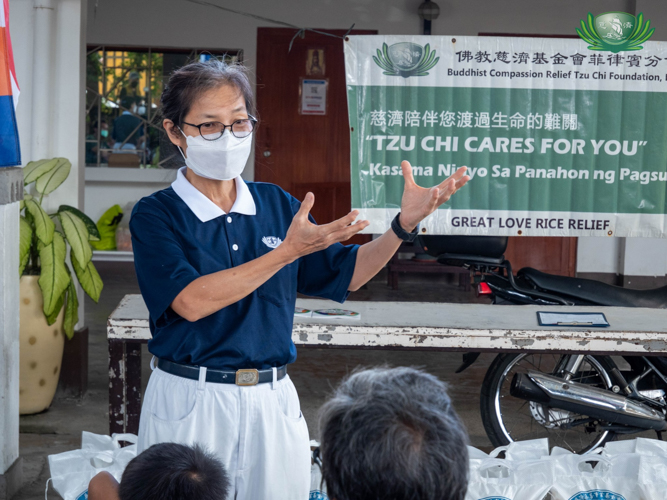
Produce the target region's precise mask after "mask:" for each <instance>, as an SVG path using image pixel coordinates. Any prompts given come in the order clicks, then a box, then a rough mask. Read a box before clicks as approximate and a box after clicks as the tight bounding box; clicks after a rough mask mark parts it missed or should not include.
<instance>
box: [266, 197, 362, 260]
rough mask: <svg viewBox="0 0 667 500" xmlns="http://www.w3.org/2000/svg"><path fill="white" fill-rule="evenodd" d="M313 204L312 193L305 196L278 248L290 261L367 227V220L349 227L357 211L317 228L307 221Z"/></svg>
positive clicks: (349, 236)
mask: <svg viewBox="0 0 667 500" xmlns="http://www.w3.org/2000/svg"><path fill="white" fill-rule="evenodd" d="M314 203H315V195H314V194H313V193H308V194H306V197H305V198H304V199H303V203H301V208H300V209H299V211H298V212H297V213H296V215H295V216H294V219H292V224H290V227H289V229H288V230H287V235H286V236H285V241H283V243H282V244H281V245H280V246H279V247H278V248H279V249H281V250H282V251H283V252H287V255H288V256H289V258H290V261H292V262H293V261H295V260H296V259H298V258H299V257H303V256H304V255H308V254H311V253H314V252H319V251H320V250H324V249H325V248H328V247H329V246H331V245H333V244H334V243H338V242H340V241H345V240H348V239H350V238H351V237H352V236H354V235H355V234H357V233H358V232H359V231H361V230H362V229H364V228H366V227H368V224H369V222H368V221H367V220H361V221H358V222H357V223H356V224H353V225H351V224H352V223H353V222H354V220H355V219H356V218H357V215H359V212H358V211H357V210H353V211H352V212H350V213H349V214H347V215H346V216H345V217H341V218H340V219H338V220H335V221H333V222H331V223H329V224H322V225H321V226H318V225H317V224H313V223H312V222H310V220H308V214H309V213H310V210H311V209H312V208H313V204H314Z"/></svg>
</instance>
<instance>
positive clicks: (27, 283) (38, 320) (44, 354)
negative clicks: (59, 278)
mask: <svg viewBox="0 0 667 500" xmlns="http://www.w3.org/2000/svg"><path fill="white" fill-rule="evenodd" d="M38 279H39V276H21V285H20V293H19V297H20V299H19V300H20V304H21V308H20V319H21V324H20V335H19V350H20V356H19V357H20V366H19V370H20V376H19V387H20V389H19V413H20V414H21V415H26V414H31V413H39V412H40V411H43V410H46V409H47V408H48V407H49V406H51V401H53V396H54V395H55V393H56V388H57V386H58V379H59V378H60V368H61V365H62V361H63V348H64V346H65V334H64V332H63V317H64V314H65V312H64V308H63V310H62V311H60V314H59V315H58V319H57V320H56V322H55V323H54V324H52V325H51V326H49V325H48V324H47V323H46V318H45V317H44V312H43V310H42V308H43V307H44V300H43V298H42V291H41V290H40V288H39V285H38V284H37V280H38Z"/></svg>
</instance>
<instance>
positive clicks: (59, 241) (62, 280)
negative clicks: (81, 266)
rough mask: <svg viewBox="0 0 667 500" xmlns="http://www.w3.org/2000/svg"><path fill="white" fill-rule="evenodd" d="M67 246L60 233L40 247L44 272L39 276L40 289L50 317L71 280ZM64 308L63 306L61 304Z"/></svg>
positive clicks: (40, 258)
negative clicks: (66, 260) (67, 262)
mask: <svg viewBox="0 0 667 500" xmlns="http://www.w3.org/2000/svg"><path fill="white" fill-rule="evenodd" d="M66 255H67V246H66V245H65V239H64V238H63V237H62V235H61V234H60V233H59V232H57V231H56V232H55V233H53V241H52V242H51V243H50V244H48V245H40V248H39V262H40V264H41V267H42V272H41V274H40V276H39V280H38V283H39V287H40V288H41V289H42V297H43V298H44V314H45V315H46V316H47V317H48V316H50V315H51V314H52V313H53V311H54V310H55V308H56V307H57V305H58V300H59V299H60V296H61V295H62V294H63V292H64V291H65V289H66V288H67V285H69V282H70V281H71V278H70V276H69V274H68V272H67V267H66V266H65V257H66ZM61 306H62V304H61Z"/></svg>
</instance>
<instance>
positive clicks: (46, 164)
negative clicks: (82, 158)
mask: <svg viewBox="0 0 667 500" xmlns="http://www.w3.org/2000/svg"><path fill="white" fill-rule="evenodd" d="M71 168H72V164H71V163H70V162H69V161H68V160H67V159H65V158H54V159H51V160H40V161H33V162H30V163H28V164H27V165H26V166H25V168H24V169H23V179H24V180H23V182H24V185H25V195H24V199H23V201H22V202H21V219H20V242H19V247H20V250H19V256H20V265H19V274H20V275H21V281H20V304H21V307H20V319H21V322H20V337H19V338H20V341H19V346H20V381H19V386H20V397H19V411H20V413H21V414H22V415H23V414H28V413H37V412H40V411H43V410H45V409H47V408H48V407H49V406H50V405H51V401H52V400H53V396H54V395H55V392H56V387H57V386H58V379H59V377H60V368H61V363H62V356H63V348H64V343H65V335H66V336H67V337H68V338H70V339H71V338H72V336H73V335H74V326H75V325H76V324H77V322H78V321H79V317H78V307H79V299H78V297H77V293H76V286H75V284H74V276H76V279H77V280H78V282H79V284H80V285H81V288H82V289H83V290H84V291H85V292H86V293H87V294H88V295H89V296H90V298H92V299H93V300H94V301H95V302H97V301H98V300H99V298H100V293H101V291H102V279H101V278H100V275H99V274H98V272H97V270H96V269H95V266H94V265H93V263H92V256H93V252H92V248H91V246H90V243H89V241H90V240H99V237H100V236H99V232H98V230H97V226H96V225H95V223H94V222H93V221H92V220H91V219H90V218H89V217H88V216H87V215H85V214H84V213H83V212H81V211H80V210H78V209H76V208H74V207H71V206H69V205H61V206H60V207H59V208H58V210H57V211H56V212H55V213H47V212H46V211H45V210H44V209H43V208H42V200H43V199H44V197H45V196H47V195H49V194H50V193H52V192H53V191H54V190H55V189H56V188H58V186H60V185H61V184H62V183H63V182H64V181H65V179H67V176H68V175H69V173H70V169H71ZM33 183H34V187H33V190H32V191H33V192H32V194H28V186H30V185H31V184H33ZM68 247H69V253H68V251H67V249H68ZM68 254H69V262H68ZM72 270H74V272H72Z"/></svg>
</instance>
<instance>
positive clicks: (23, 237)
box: [19, 217, 32, 276]
mask: <svg viewBox="0 0 667 500" xmlns="http://www.w3.org/2000/svg"><path fill="white" fill-rule="evenodd" d="M19 230H20V233H19V261H20V265H19V276H20V275H22V274H23V270H24V269H25V266H26V264H28V260H29V259H30V244H31V243H32V227H31V226H30V223H29V222H28V221H27V220H26V218H25V217H21V219H20V221H19Z"/></svg>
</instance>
